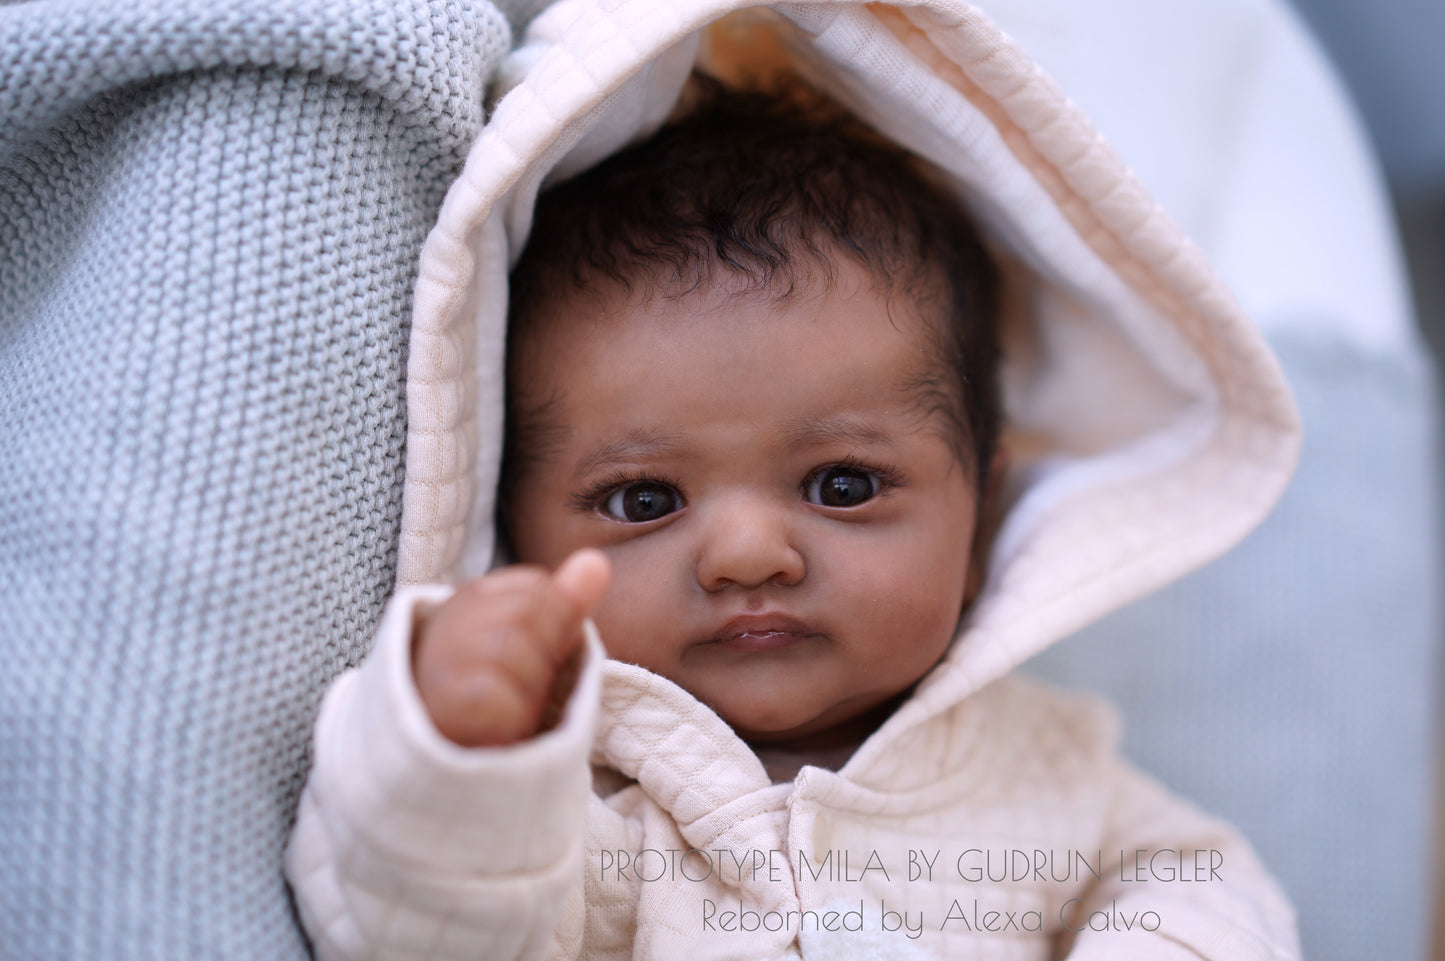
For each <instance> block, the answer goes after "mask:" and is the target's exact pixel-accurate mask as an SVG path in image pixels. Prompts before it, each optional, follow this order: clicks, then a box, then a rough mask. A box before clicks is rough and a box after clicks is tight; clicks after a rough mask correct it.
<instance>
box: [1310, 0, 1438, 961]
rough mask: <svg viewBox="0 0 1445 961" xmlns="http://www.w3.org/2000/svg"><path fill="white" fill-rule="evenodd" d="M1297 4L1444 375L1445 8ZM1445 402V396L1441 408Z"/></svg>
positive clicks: (1354, 0)
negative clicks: (1380, 192)
mask: <svg viewBox="0 0 1445 961" xmlns="http://www.w3.org/2000/svg"><path fill="white" fill-rule="evenodd" d="M1290 2H1291V3H1292V4H1293V5H1294V7H1295V9H1296V10H1298V12H1299V13H1300V14H1301V15H1302V17H1303V18H1304V20H1305V22H1306V23H1307V24H1308V26H1309V27H1310V29H1311V30H1313V31H1314V33H1315V35H1316V37H1317V38H1318V39H1319V41H1320V43H1321V45H1322V46H1323V47H1324V48H1325V51H1326V52H1327V53H1328V55H1329V56H1330V58H1331V59H1332V60H1333V61H1334V63H1335V67H1336V69H1337V70H1338V71H1339V73H1340V75H1341V78H1342V79H1343V80H1344V82H1345V84H1346V86H1347V87H1348V88H1349V95H1350V97H1351V98H1352V99H1353V100H1354V103H1355V107H1356V109H1357V110H1358V111H1359V112H1360V115H1361V118H1362V119H1363V121H1364V123H1365V126H1366V127H1367V128H1368V132H1369V136H1370V139H1371V140H1372V141H1373V142H1374V146H1375V150H1376V151H1377V153H1378V155H1379V158H1380V162H1381V164H1382V166H1383V168H1384V175H1385V178H1386V183H1387V185H1388V187H1389V191H1390V197H1391V201H1392V204H1393V207H1394V211H1395V216H1396V218H1397V220H1398V223H1399V228H1400V239H1401V241H1402V242H1403V244H1404V251H1405V258H1406V261H1407V263H1408V265H1409V269H1410V282H1411V288H1412V290H1413V293H1414V297H1415V308H1416V312H1417V315H1418V317H1419V321H1420V328H1421V333H1422V334H1423V335H1424V336H1425V339H1426V340H1427V341H1428V342H1429V344H1430V347H1431V350H1432V351H1433V353H1434V356H1435V359H1436V363H1437V367H1439V366H1441V364H1442V362H1445V56H1442V54H1441V50H1440V38H1442V37H1445V2H1442V0H1290ZM1442 402H1445V392H1442V394H1441V398H1440V399H1439V401H1437V406H1438V405H1439V404H1441V403H1442ZM1441 409H1442V410H1445V407H1441ZM1438 603H1439V597H1438V595H1437V604H1438ZM1442 729H1445V725H1442ZM1436 779H1437V784H1438V785H1439V786H1437V789H1436V836H1435V846H1436V853H1437V856H1436V858H1435V864H1436V866H1437V867H1436V875H1435V910H1434V917H1435V924H1434V937H1433V945H1432V948H1433V950H1432V954H1433V957H1434V958H1435V961H1445V870H1442V866H1445V756H1442V757H1440V758H1437V760H1436Z"/></svg>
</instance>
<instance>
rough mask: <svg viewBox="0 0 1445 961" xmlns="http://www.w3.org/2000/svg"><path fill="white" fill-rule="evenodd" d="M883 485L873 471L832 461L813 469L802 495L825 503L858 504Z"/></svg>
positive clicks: (823, 504) (829, 504)
mask: <svg viewBox="0 0 1445 961" xmlns="http://www.w3.org/2000/svg"><path fill="white" fill-rule="evenodd" d="M882 487H883V482H882V481H881V480H880V479H879V477H878V475H877V474H875V473H873V472H872V471H869V470H864V469H863V468H861V467H849V466H848V465H846V464H834V465H832V466H830V467H824V468H821V469H819V470H817V471H814V472H813V474H812V476H811V477H809V478H808V480H807V481H806V482H805V483H804V484H803V496H804V497H806V498H807V499H808V500H809V501H811V502H812V503H814V504H821V505H822V506H824V507H857V506H858V505H859V504H862V503H864V502H865V501H868V500H872V499H873V498H874V497H876V496H877V494H878V491H879V490H881V489H882Z"/></svg>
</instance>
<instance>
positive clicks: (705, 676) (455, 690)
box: [413, 268, 983, 750]
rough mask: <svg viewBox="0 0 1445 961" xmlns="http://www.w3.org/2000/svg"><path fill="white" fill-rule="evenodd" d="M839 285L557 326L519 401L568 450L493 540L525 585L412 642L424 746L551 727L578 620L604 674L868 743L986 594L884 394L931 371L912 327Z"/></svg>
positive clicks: (814, 741) (933, 427) (536, 475)
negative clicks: (501, 544)
mask: <svg viewBox="0 0 1445 961" xmlns="http://www.w3.org/2000/svg"><path fill="white" fill-rule="evenodd" d="M840 276H841V278H842V280H841V281H840V283H839V284H838V285H837V286H835V287H834V288H832V289H828V290H824V291H822V292H821V293H817V294H816V295H815V296H806V297H800V298H798V299H797V300H795V301H792V302H789V303H787V304H784V305H781V306H780V305H778V304H777V303H776V302H775V301H771V300H768V299H767V298H757V299H749V298H747V297H743V298H742V299H739V298H737V297H735V296H732V295H731V294H730V292H729V291H727V290H726V289H723V288H713V289H709V290H705V291H700V292H698V293H697V294H696V295H695V296H692V297H690V298H684V299H683V300H672V301H663V302H657V303H652V304H648V305H639V304H636V303H627V302H626V300H625V298H624V299H623V300H620V301H616V302H614V303H613V304H612V305H611V307H609V308H606V309H608V310H612V311H613V312H614V313H615V314H616V316H615V317H611V318H609V319H608V320H607V322H606V323H603V324H588V323H580V322H579V321H577V320H575V319H571V318H575V317H576V316H577V312H576V311H575V310H571V311H569V310H567V309H566V305H561V304H559V305H558V313H559V316H560V317H561V318H562V319H561V320H560V321H559V323H561V324H563V325H570V326H567V327H566V328H565V332H564V333H563V334H561V335H560V336H559V334H558V331H557V330H551V331H549V332H548V333H546V334H544V335H543V336H545V337H547V338H548V340H549V343H551V347H550V348H549V349H548V350H545V351H540V354H541V355H543V356H545V357H547V359H548V365H547V367H546V368H545V369H541V370H537V371H533V372H531V375H532V376H530V377H529V378H528V379H527V382H528V383H539V384H542V385H543V388H544V389H545V391H546V392H547V393H548V395H549V396H556V397H558V398H559V400H558V407H559V409H560V410H561V411H562V412H563V414H564V423H565V424H566V425H567V430H566V432H565V436H564V437H563V439H562V441H561V442H560V443H559V444H558V445H556V450H555V451H554V452H552V453H549V454H548V455H547V457H546V458H544V459H543V460H542V462H541V463H540V466H537V467H535V468H533V469H531V472H530V473H529V474H528V476H526V477H524V478H523V479H522V480H523V482H522V483H519V484H518V485H517V494H516V495H515V497H514V511H515V513H514V514H513V516H512V518H511V524H510V527H511V529H512V535H513V539H514V542H515V546H516V548H517V550H518V554H519V556H521V557H522V558H524V559H527V560H532V561H535V562H537V563H538V564H541V565H544V566H541V567H539V566H525V565H524V566H520V567H514V568H507V569H504V570H501V571H497V572H494V573H492V574H489V575H487V576H485V577H482V578H479V579H477V580H475V581H472V582H470V583H468V584H466V585H464V586H463V587H462V588H461V589H460V590H459V591H458V592H457V594H456V595H454V596H453V597H452V598H451V599H449V600H448V601H447V602H446V603H444V604H443V605H442V606H441V607H440V608H438V609H437V610H436V611H435V612H433V613H432V614H431V615H429V616H428V617H426V618H425V619H424V622H423V623H420V624H419V625H418V626H417V639H416V645H415V649H414V657H413V665H414V671H415V675H416V680H417V687H418V690H419V692H420V695H421V699H422V702H423V704H424V705H425V706H426V708H427V710H428V711H429V712H430V714H431V717H432V719H433V721H434V723H435V724H436V727H437V729H438V730H439V731H440V732H441V733H442V735H443V736H445V737H447V738H448V739H449V740H451V741H453V742H455V743H457V744H461V745H464V746H492V745H504V744H511V743H516V742H518V741H522V740H526V739H527V738H529V737H532V736H535V735H536V734H537V733H538V732H540V731H542V730H545V729H546V727H547V726H548V725H549V723H550V722H551V720H552V718H551V716H550V715H549V705H551V706H555V705H556V704H557V703H558V702H559V701H560V700H561V697H562V695H564V694H565V688H567V687H568V686H569V668H570V667H571V666H573V665H574V664H575V658H576V656H577V649H578V647H579V645H580V643H581V636H582V635H581V623H582V620H583V619H584V618H585V617H588V616H592V617H594V619H595V620H596V621H597V623H598V625H599V628H600V630H601V632H602V635H603V638H604V640H605V641H606V642H607V643H608V644H609V645H615V648H614V649H612V653H613V654H614V656H618V657H621V658H622V659H624V660H628V661H632V662H633V663H637V664H640V665H642V666H644V667H647V668H648V669H650V670H653V671H654V672H656V673H659V674H661V675H662V676H664V677H668V678H669V679H671V680H673V681H674V682H676V683H678V684H680V685H681V686H682V687H684V688H685V689H687V690H689V691H691V692H692V693H693V694H694V695H695V696H697V697H698V698H699V699H700V700H702V701H704V703H707V704H709V705H710V706H712V707H713V708H714V709H715V710H717V711H718V713H719V714H720V715H721V716H722V717H723V719H724V720H725V721H727V722H728V723H729V724H730V725H732V726H733V728H734V730H736V731H737V732H738V733H739V735H740V736H742V737H743V738H744V739H745V740H747V741H749V742H750V743H755V744H763V743H768V744H774V745H778V746H783V747H789V748H792V749H796V750H819V749H825V748H829V747H835V746H840V745H843V744H846V743H857V742H858V741H860V740H862V739H863V738H864V737H866V736H867V734H868V733H869V732H871V731H872V730H873V729H875V728H876V727H877V725H878V724H879V723H881V722H882V720H884V719H886V718H887V717H888V716H889V715H890V714H891V713H892V711H893V710H894V709H895V708H896V706H897V704H898V702H899V700H900V698H902V697H904V696H906V693H907V691H908V690H910V689H911V688H912V686H913V685H914V683H916V682H917V681H918V679H919V678H920V677H922V676H923V675H924V674H925V673H927V671H928V670H929V669H930V668H931V667H932V666H933V665H934V664H935V663H937V661H938V659H939V658H940V657H941V656H942V654H943V652H944V651H945V650H946V649H947V646H948V643H949V641H950V639H951V638H952V635H953V630H954V627H955V624H956V621H957V619H958V616H959V614H960V612H961V610H962V609H963V607H964V606H965V605H966V604H967V603H968V602H969V601H970V600H971V599H972V597H973V596H974V594H975V593H976V592H977V590H978V589H979V586H980V583H981V572H982V570H983V565H982V563H981V557H979V556H978V555H979V551H978V546H977V545H978V543H980V542H981V540H982V539H981V538H975V537H974V532H975V531H976V530H977V529H978V527H979V525H978V524H977V523H976V520H977V509H976V508H977V503H978V501H979V497H980V492H979V491H978V489H977V487H976V481H975V480H974V479H973V477H972V474H971V472H970V471H968V470H967V469H966V468H965V467H964V466H963V465H961V464H960V463H959V462H958V461H957V455H956V447H955V442H954V440H953V438H952V436H951V435H950V434H949V432H948V430H947V426H946V419H945V418H944V417H943V416H942V415H940V414H938V413H936V412H933V411H931V410H930V409H928V408H922V407H920V406H919V405H917V404H916V403H914V400H913V397H912V395H911V394H909V393H908V391H907V390H906V389H904V388H902V387H900V385H903V384H910V383H913V382H915V381H916V380H917V377H916V374H917V364H918V362H919V358H922V357H927V356H930V354H929V351H928V347H929V344H930V341H929V340H928V339H927V338H926V337H925V336H923V334H924V328H923V327H922V326H921V325H922V324H923V323H925V321H923V320H922V319H920V318H918V317H917V316H914V317H913V318H907V317H906V316H905V315H902V314H899V313H898V312H897V311H896V310H895V311H893V312H891V313H890V311H889V309H888V307H887V305H886V304H885V303H884V302H883V300H881V299H880V298H881V295H880V294H879V291H878V290H877V288H876V287H875V286H874V285H873V284H872V283H871V282H870V280H869V278H868V277H867V276H866V275H865V274H863V273H862V272H861V270H852V269H851V268H850V269H848V270H845V271H843V272H842V273H841V274H840ZM589 303H594V304H595V303H596V302H595V301H589ZM894 306H895V307H896V306H897V305H896V304H895V305H894ZM699 317H702V318H709V317H711V318H713V319H712V320H706V321H705V322H700V323H698V324H697V325H696V326H692V324H693V321H694V319H695V318H699ZM719 317H726V318H727V319H726V321H725V322H723V323H722V324H721V325H720V324H719V323H718V322H716V321H717V318H719ZM732 355H736V356H732ZM727 357H731V363H729V364H726V365H724V366H723V367H722V368H721V369H724V370H727V371H728V373H727V375H726V376H722V377H718V376H712V377H700V376H698V374H697V371H708V370H718V369H719V367H718V363H719V358H727ZM800 357H806V358H808V360H809V362H808V363H807V364H804V365H802V366H799V365H798V364H797V362H796V360H795V359H796V358H800ZM547 378H553V379H554V381H553V382H548V380H547ZM639 398H645V401H640V400H639ZM659 438H660V440H659ZM619 445H620V446H619ZM618 464H621V465H622V466H621V467H620V468H619V467H618V466H617V465H618ZM593 474H597V475H598V476H600V477H601V478H602V483H601V485H600V486H599V485H598V484H597V483H595V478H593V477H592V476H591V475H593ZM634 497H637V498H640V499H639V500H636V502H633V501H632V500H630V498H634ZM619 511H625V512H634V511H637V512H640V513H638V514H636V516H632V514H631V513H629V514H628V516H617V514H618V512H619ZM654 514H655V516H654ZM524 520H525V521H526V522H525V523H519V521H524ZM970 545H972V546H970ZM609 559H610V560H611V564H610V565H609ZM553 565H555V566H556V572H555V573H550V574H549V573H548V572H547V570H546V567H551V566H553ZM609 584H610V585H611V588H610V590H609Z"/></svg>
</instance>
